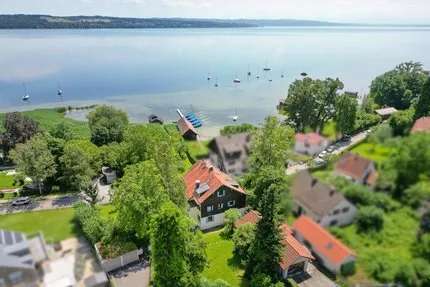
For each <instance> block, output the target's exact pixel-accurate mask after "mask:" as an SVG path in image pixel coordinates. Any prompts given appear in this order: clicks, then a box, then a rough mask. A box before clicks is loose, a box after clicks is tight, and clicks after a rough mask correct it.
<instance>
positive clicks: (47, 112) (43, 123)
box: [0, 109, 90, 137]
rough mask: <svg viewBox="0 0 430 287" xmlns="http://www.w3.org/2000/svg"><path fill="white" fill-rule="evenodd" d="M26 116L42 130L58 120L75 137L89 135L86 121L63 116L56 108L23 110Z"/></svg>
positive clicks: (0, 115)
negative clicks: (68, 128) (63, 123)
mask: <svg viewBox="0 0 430 287" xmlns="http://www.w3.org/2000/svg"><path fill="white" fill-rule="evenodd" d="M23 114H25V115H26V116H28V117H30V118H32V119H33V120H35V121H37V122H38V123H39V125H40V127H41V128H42V129H43V130H47V131H49V130H50V129H52V128H53V127H54V126H55V125H56V124H58V123H59V122H62V121H64V122H66V123H68V124H69V125H70V127H71V129H72V131H73V133H74V134H75V135H76V136H77V137H89V136H90V130H89V128H88V124H87V123H86V122H81V121H76V120H73V119H69V118H66V117H64V114H63V113H60V112H58V111H57V109H36V110H32V111H25V112H23ZM4 117H5V114H4V113H0V132H1V131H2V130H3V121H4Z"/></svg>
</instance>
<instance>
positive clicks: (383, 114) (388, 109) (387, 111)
mask: <svg viewBox="0 0 430 287" xmlns="http://www.w3.org/2000/svg"><path fill="white" fill-rule="evenodd" d="M375 113H376V114H378V115H380V116H381V117H382V118H383V119H388V118H389V117H391V115H393V114H394V113H397V109H396V108H393V107H386V108H383V109H379V110H375Z"/></svg>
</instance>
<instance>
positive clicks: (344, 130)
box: [335, 94, 358, 135]
mask: <svg viewBox="0 0 430 287" xmlns="http://www.w3.org/2000/svg"><path fill="white" fill-rule="evenodd" d="M357 106H358V103H357V99H356V98H354V97H352V96H349V95H347V94H343V95H341V96H339V97H337V99H336V115H335V120H336V130H337V132H338V133H341V134H342V135H344V134H350V133H352V132H353V131H354V129H355V120H356V118H357Z"/></svg>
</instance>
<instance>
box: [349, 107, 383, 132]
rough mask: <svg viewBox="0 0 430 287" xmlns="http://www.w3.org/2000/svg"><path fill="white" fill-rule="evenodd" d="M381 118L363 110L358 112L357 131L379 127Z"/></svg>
mask: <svg viewBox="0 0 430 287" xmlns="http://www.w3.org/2000/svg"><path fill="white" fill-rule="evenodd" d="M381 120H382V119H381V117H380V116H378V115H377V114H373V113H366V112H365V111H363V110H360V111H358V112H357V119H356V120H355V130H365V129H367V128H369V127H372V126H374V125H377V124H378V123H379V122H380V121H381Z"/></svg>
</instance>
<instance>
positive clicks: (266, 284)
mask: <svg viewBox="0 0 430 287" xmlns="http://www.w3.org/2000/svg"><path fill="white" fill-rule="evenodd" d="M249 285H250V287H283V286H285V285H284V284H283V283H281V282H276V283H273V282H272V279H271V278H270V276H268V275H265V274H261V273H260V274H256V275H254V276H253V277H252V279H251V283H250V284H249Z"/></svg>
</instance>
